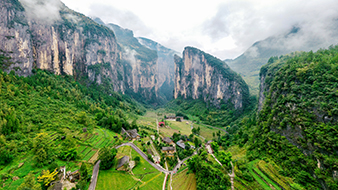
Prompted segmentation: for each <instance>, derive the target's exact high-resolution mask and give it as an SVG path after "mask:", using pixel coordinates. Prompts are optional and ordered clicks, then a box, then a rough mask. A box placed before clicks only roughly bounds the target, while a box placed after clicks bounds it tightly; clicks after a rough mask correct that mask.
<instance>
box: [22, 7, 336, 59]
mask: <svg viewBox="0 0 338 190" xmlns="http://www.w3.org/2000/svg"><path fill="white" fill-rule="evenodd" d="M26 1H27V0H26ZM63 2H64V3H65V4H66V5H67V6H69V7H70V8H72V9H75V10H76V11H79V12H82V13H84V14H86V15H90V16H97V17H101V18H102V20H103V21H105V22H112V23H115V24H118V25H120V26H122V27H125V28H129V29H131V30H133V31H134V34H135V36H142V37H147V38H151V39H153V40H154V41H157V42H159V43H161V44H162V45H164V46H167V47H169V48H172V49H174V50H176V51H179V52H181V51H182V50H183V48H184V47H185V46H195V47H197V48H199V49H201V50H203V51H206V52H208V53H211V54H213V55H215V56H217V57H220V58H222V59H225V58H235V57H236V56H239V55H240V54H241V53H243V52H244V51H245V50H246V49H248V48H249V47H250V46H251V45H252V44H253V43H255V42H256V41H259V40H263V39H265V38H267V37H269V36H272V35H278V34H284V33H286V32H287V31H289V30H291V29H292V27H293V26H300V27H301V28H302V30H301V31H300V33H299V34H302V35H301V36H294V37H293V39H292V40H289V41H285V42H284V44H285V45H288V44H287V43H291V41H292V42H296V43H293V44H291V45H292V46H296V45H299V44H302V43H304V42H307V41H308V40H309V39H316V38H319V39H320V40H321V41H325V42H327V43H324V44H323V45H326V44H329V42H330V41H331V39H332V33H334V32H335V31H336V30H334V29H333V28H334V27H335V26H333V25H332V21H333V19H335V18H338V11H337V10H338V3H337V1H336V0H297V1H294V0H283V1H280V0H270V1H266V0H227V1H224V0H223V1H222V0H209V1H207V2H206V1H194V0H184V1H181V0H171V1H158V0H143V1H137V0H124V1H106V0H95V1H94V0H63ZM290 39H291V38H290ZM307 43H308V42H307Z"/></svg>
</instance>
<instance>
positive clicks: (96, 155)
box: [88, 151, 99, 164]
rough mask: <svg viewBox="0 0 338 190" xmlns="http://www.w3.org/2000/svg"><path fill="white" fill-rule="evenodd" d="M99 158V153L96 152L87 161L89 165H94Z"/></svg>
mask: <svg viewBox="0 0 338 190" xmlns="http://www.w3.org/2000/svg"><path fill="white" fill-rule="evenodd" d="M98 157H99V151H96V152H95V154H94V155H93V156H92V157H91V158H90V159H89V160H88V162H89V163H92V164H94V163H95V162H96V160H97V159H98Z"/></svg>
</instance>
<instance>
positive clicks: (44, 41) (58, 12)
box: [0, 0, 157, 103]
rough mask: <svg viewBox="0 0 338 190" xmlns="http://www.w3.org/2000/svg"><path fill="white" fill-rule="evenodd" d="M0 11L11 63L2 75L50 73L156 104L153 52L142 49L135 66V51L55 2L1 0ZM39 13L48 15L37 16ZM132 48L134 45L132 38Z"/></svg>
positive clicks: (1, 45)
mask: <svg viewBox="0 0 338 190" xmlns="http://www.w3.org/2000/svg"><path fill="white" fill-rule="evenodd" d="M50 3H51V4H52V6H53V7H54V8H53V9H50V6H51V5H50ZM0 7H1V8H2V11H1V13H0V14H1V17H0V21H1V22H0V27H1V30H0V49H1V50H2V51H4V52H5V53H6V55H7V56H8V57H11V58H12V62H13V64H11V65H8V66H7V67H6V68H3V70H4V71H6V72H9V71H11V70H15V72H16V73H17V74H18V75H20V76H30V75H32V74H33V73H32V69H33V68H37V69H43V70H48V71H50V72H52V73H55V74H57V75H70V76H74V77H75V78H76V79H77V80H78V81H80V80H81V81H82V83H85V84H89V83H97V84H104V85H106V86H108V85H109V86H110V87H111V90H112V91H114V92H121V93H122V94H125V93H127V94H130V95H133V96H134V97H135V98H138V100H142V101H145V102H151V103H156V97H157V81H156V76H157V67H156V61H157V55H156V52H155V51H152V50H150V49H147V48H144V47H143V46H142V45H140V46H141V47H140V48H139V49H140V50H142V51H143V50H144V53H142V54H140V55H136V58H137V59H136V60H135V59H134V57H133V56H131V54H132V53H133V51H129V52H128V51H125V49H123V47H121V46H120V45H119V44H118V42H117V39H116V35H115V33H114V32H113V31H112V30H111V29H109V28H108V27H106V26H103V25H101V24H98V23H96V22H94V21H93V20H92V19H90V18H88V17H86V16H84V15H83V14H81V13H78V12H75V11H73V10H71V9H69V8H68V7H66V6H65V5H64V4H63V3H62V2H61V1H59V0H55V1H51V2H35V1H18V0H5V1H1V2H0ZM40 10H47V11H46V12H44V13H43V14H42V13H41V14H40V15H38V14H39V13H40V12H39V11H40ZM133 42H136V43H138V41H137V39H136V38H135V41H133ZM130 43H131V44H130V46H134V44H133V43H132V42H130ZM128 53H129V54H128ZM141 55H142V56H141Z"/></svg>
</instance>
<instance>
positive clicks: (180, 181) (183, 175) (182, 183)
mask: <svg viewBox="0 0 338 190" xmlns="http://www.w3.org/2000/svg"><path fill="white" fill-rule="evenodd" d="M187 172H188V169H185V170H183V171H182V172H180V173H178V174H176V175H174V176H173V181H172V187H173V189H178V190H195V189H196V178H195V174H194V173H190V174H187Z"/></svg>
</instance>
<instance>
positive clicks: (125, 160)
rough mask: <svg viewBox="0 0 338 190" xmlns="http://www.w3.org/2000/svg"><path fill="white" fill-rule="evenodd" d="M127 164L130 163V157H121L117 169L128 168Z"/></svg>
mask: <svg viewBox="0 0 338 190" xmlns="http://www.w3.org/2000/svg"><path fill="white" fill-rule="evenodd" d="M127 164H129V157H128V156H123V157H122V158H121V159H119V161H118V164H117V167H116V170H126V169H127V168H126V167H125V166H126V165H127Z"/></svg>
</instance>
